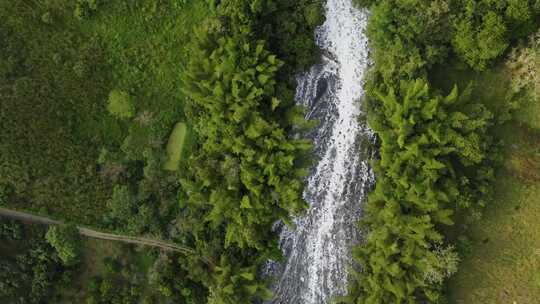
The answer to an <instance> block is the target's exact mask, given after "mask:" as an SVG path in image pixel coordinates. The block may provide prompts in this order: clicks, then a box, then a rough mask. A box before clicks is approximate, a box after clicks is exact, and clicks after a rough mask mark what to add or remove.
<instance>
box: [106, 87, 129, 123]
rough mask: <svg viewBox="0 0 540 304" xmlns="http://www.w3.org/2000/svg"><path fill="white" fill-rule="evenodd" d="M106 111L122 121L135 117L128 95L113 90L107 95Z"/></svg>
mask: <svg viewBox="0 0 540 304" xmlns="http://www.w3.org/2000/svg"><path fill="white" fill-rule="evenodd" d="M107 110H108V111H109V113H111V115H113V116H115V117H117V118H120V119H124V118H131V117H133V116H135V105H134V104H133V100H132V99H131V97H130V96H129V94H128V93H126V92H124V91H119V90H114V91H112V92H111V93H110V94H109V100H108V105H107Z"/></svg>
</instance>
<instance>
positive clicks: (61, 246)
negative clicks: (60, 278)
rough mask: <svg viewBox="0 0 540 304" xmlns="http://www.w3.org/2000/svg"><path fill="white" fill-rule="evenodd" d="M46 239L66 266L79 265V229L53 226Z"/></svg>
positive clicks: (71, 226) (70, 226)
mask: <svg viewBox="0 0 540 304" xmlns="http://www.w3.org/2000/svg"><path fill="white" fill-rule="evenodd" d="M45 238H46V239H47V242H49V244H51V246H53V247H54V249H56V252H57V253H58V257H60V259H61V260H62V262H63V263H64V265H66V266H72V265H75V264H77V263H79V260H80V256H81V239H80V235H79V230H78V229H77V227H75V226H73V225H69V226H51V227H50V228H49V230H48V231H47V234H46V235H45Z"/></svg>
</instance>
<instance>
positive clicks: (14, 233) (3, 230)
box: [0, 220, 24, 240]
mask: <svg viewBox="0 0 540 304" xmlns="http://www.w3.org/2000/svg"><path fill="white" fill-rule="evenodd" d="M23 233H24V229H23V225H22V224H21V223H20V222H17V221H15V220H1V221H0V240H21V239H22V238H23V236H24V234H23Z"/></svg>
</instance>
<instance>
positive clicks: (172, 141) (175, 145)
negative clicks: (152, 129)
mask: <svg viewBox="0 0 540 304" xmlns="http://www.w3.org/2000/svg"><path fill="white" fill-rule="evenodd" d="M186 136H187V126H186V124H185V123H182V122H179V123H177V124H176V125H175V126H174V130H173V131H172V134H171V136H170V137H169V142H168V143H167V156H168V159H167V162H166V163H165V164H164V166H163V168H164V169H165V170H169V171H176V170H178V165H179V164H180V160H181V157H182V151H183V150H184V142H185V140H186Z"/></svg>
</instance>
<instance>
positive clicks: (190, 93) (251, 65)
mask: <svg viewBox="0 0 540 304" xmlns="http://www.w3.org/2000/svg"><path fill="white" fill-rule="evenodd" d="M354 2H355V4H356V6H357V7H358V8H359V9H366V10H369V20H368V26H367V32H366V34H367V36H368V38H369V48H370V57H371V58H370V60H371V62H372V64H371V65H370V68H369V71H368V72H367V76H366V82H365V84H364V86H365V91H366V94H365V96H364V97H363V99H362V100H361V102H362V104H363V108H364V109H365V111H366V112H367V121H368V124H369V127H370V128H371V129H372V130H373V132H374V134H375V140H374V144H373V147H372V148H373V150H374V151H376V153H375V155H374V157H373V159H371V160H370V165H371V167H372V168H373V170H374V173H375V177H376V184H375V185H374V187H373V189H372V190H371V191H370V193H369V195H368V199H367V200H366V201H365V202H361V201H359V202H358V204H359V205H361V206H362V207H361V208H362V212H363V220H362V221H361V222H360V223H359V225H358V227H359V228H358V229H359V231H360V233H361V234H362V235H363V239H362V240H361V241H360V242H359V243H358V244H355V245H354V248H353V253H352V256H353V264H352V265H351V267H350V268H351V269H350V273H349V284H348V286H347V290H348V292H347V294H346V295H345V296H342V297H339V298H336V299H335V301H334V302H335V303H343V304H353V303H354V304H360V303H365V304H385V303H388V304H400V303H403V304H405V303H407V304H414V303H456V304H457V303H512V301H514V303H526V304H528V303H531V304H534V303H536V302H535V299H538V298H540V276H539V273H540V255H539V254H538V250H540V249H539V248H540V234H539V233H538V231H540V230H539V229H540V226H538V223H539V221H538V216H540V208H539V206H540V201H539V198H540V104H539V103H538V98H539V94H540V77H539V71H540V31H539V27H540V1H538V0H498V1H495V0H354ZM324 5H325V1H322V0H321V1H319V0H297V1H289V0H257V1H250V0H220V1H216V0H193V1H186V0H140V1H134V0H121V1H103V0H76V1H71V0H22V1H8V0H0V20H2V21H0V130H1V131H0V207H5V208H8V209H14V210H19V211H25V212H28V213H33V214H40V215H44V216H49V217H51V218H54V219H56V220H59V221H62V222H64V223H65V224H66V225H51V226H49V227H47V226H42V225H37V224H30V223H26V222H25V223H23V222H18V221H15V220H10V219H7V218H4V217H1V216H0V268H2V271H0V302H2V303H4V302H5V303H36V304H38V303H92V304H94V303H95V304H98V303H99V304H101V303H103V304H105V303H186V304H199V303H201V304H202V303H209V304H241V303H246V304H251V303H263V302H264V301H267V300H271V299H272V298H273V297H274V295H273V293H272V284H274V283H275V278H271V277H268V276H267V275H265V274H264V272H263V271H262V269H263V268H264V267H265V266H266V265H267V263H268V261H269V260H272V261H280V260H281V259H282V258H283V257H282V252H281V250H280V247H279V244H278V243H279V238H278V235H277V234H276V232H275V230H274V228H273V227H274V225H275V223H276V222H282V223H285V224H287V225H289V226H290V227H293V226H294V225H293V219H294V218H295V217H296V216H301V215H303V214H304V213H305V212H306V210H307V209H308V207H309V206H308V204H307V203H306V201H305V197H304V187H305V181H306V178H307V177H308V176H309V174H310V169H311V168H312V167H313V165H314V163H315V162H316V161H317V160H316V159H314V157H313V151H314V146H313V143H312V142H311V141H310V140H308V139H307V138H308V136H307V134H308V133H309V132H310V130H312V129H313V128H314V127H315V126H316V125H317V123H318V121H315V120H306V119H305V114H306V113H305V109H304V108H302V107H301V106H298V105H297V104H296V103H295V90H296V85H297V82H296V76H297V75H298V73H300V72H302V71H306V70H307V69H308V68H309V67H310V66H313V65H315V64H317V63H318V62H319V61H320V57H321V54H320V50H319V49H318V47H317V45H316V43H315V37H314V32H315V30H316V28H317V27H318V26H320V25H321V24H323V22H324V20H325V18H324ZM359 85H361V84H359ZM359 123H360V122H359ZM359 153H360V151H359ZM83 226H85V227H92V228H94V229H99V230H101V231H107V232H111V233H118V234H121V235H129V236H145V237H148V238H152V239H157V240H166V241H169V242H174V243H176V244H178V245H182V246H185V247H188V248H191V249H192V250H193V252H194V253H195V254H193V255H182V254H178V253H170V252H164V251H159V250H158V249H155V248H143V247H137V246H132V245H126V244H118V243H113V242H100V241H97V240H91V239H87V238H84V237H81V236H80V235H79V233H78V230H77V229H78V228H77V227H83ZM504 278H509V279H508V280H511V281H512V283H511V284H509V283H508V282H505V281H504ZM291 304H295V303H291ZM307 304H312V303H307ZM313 304H315V303H313Z"/></svg>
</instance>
